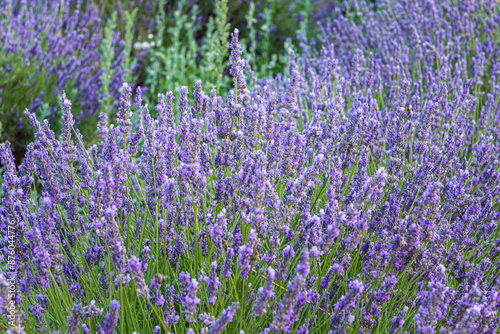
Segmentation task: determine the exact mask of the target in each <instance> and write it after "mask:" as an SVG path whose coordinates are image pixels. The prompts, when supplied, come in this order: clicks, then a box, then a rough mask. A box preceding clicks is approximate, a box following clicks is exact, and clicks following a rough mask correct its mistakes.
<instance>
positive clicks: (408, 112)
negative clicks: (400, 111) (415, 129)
mask: <svg viewBox="0 0 500 334" xmlns="http://www.w3.org/2000/svg"><path fill="white" fill-rule="evenodd" d="M406 114H407V116H408V117H410V116H411V115H413V107H412V106H411V104H410V105H409V106H407V107H406Z"/></svg>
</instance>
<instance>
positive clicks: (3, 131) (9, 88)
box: [0, 0, 135, 153]
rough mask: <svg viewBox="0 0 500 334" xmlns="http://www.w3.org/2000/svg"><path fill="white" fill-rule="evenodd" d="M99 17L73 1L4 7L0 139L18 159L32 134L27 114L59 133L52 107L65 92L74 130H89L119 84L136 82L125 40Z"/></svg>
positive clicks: (0, 16) (0, 19)
mask: <svg viewBox="0 0 500 334" xmlns="http://www.w3.org/2000/svg"><path fill="white" fill-rule="evenodd" d="M124 15H125V14H124ZM102 18H103V16H102V15H100V13H99V11H98V9H97V8H96V7H94V6H93V5H92V4H90V3H88V4H82V2H81V1H75V0H70V1H66V2H65V1H35V2H31V1H29V2H27V1H15V0H7V1H3V2H2V4H1V6H0V41H1V44H2V47H1V48H0V70H1V71H2V79H1V80H0V117H1V121H0V122H1V124H0V138H1V139H2V141H4V140H9V141H12V142H13V144H14V145H15V151H16V152H15V153H22V152H24V150H25V145H27V143H26V142H25V141H27V140H31V137H30V135H32V131H31V129H30V127H29V124H27V122H26V119H25V118H24V115H23V110H24V108H30V110H32V111H33V112H35V111H36V112H37V113H38V114H39V118H44V117H45V118H47V119H49V121H50V122H51V125H52V126H53V127H58V126H59V124H58V122H57V120H58V119H59V117H56V116H57V115H56V113H57V104H56V102H57V97H58V95H60V94H62V92H63V91H64V90H65V91H66V93H67V94H68V97H70V98H72V102H73V104H74V108H73V112H74V115H75V121H76V123H77V124H79V123H80V122H82V121H83V122H84V124H85V125H88V126H92V127H94V125H93V124H96V123H92V121H93V120H94V118H95V117H92V116H94V115H96V114H98V113H99V112H100V111H102V110H103V109H106V110H107V109H110V107H111V105H107V102H108V101H111V102H113V100H114V99H113V96H114V95H115V93H117V92H118V89H119V87H120V86H121V84H122V82H123V81H124V80H132V79H133V78H132V76H131V72H132V70H133V68H134V66H135V64H134V62H133V61H127V60H129V58H130V57H129V54H130V52H129V51H130V50H128V49H127V47H126V46H125V47H124V41H123V40H124V39H125V40H126V39H127V34H123V35H120V34H118V33H117V32H116V31H115V30H116V27H113V24H112V23H113V21H114V20H116V19H111V18H110V19H109V20H108V22H107V23H102ZM129 25H130V24H129ZM115 97H116V98H118V97H119V95H116V96H115ZM85 134H86V135H88V136H90V135H91V132H90V131H89V132H87V131H85ZM23 146H24V147H23Z"/></svg>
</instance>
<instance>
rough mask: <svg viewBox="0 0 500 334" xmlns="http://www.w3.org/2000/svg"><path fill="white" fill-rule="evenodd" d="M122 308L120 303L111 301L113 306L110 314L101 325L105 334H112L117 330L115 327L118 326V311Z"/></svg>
mask: <svg viewBox="0 0 500 334" xmlns="http://www.w3.org/2000/svg"><path fill="white" fill-rule="evenodd" d="M119 308H120V303H118V301H116V300H113V301H111V306H110V309H109V313H108V314H106V317H105V318H104V321H103V323H102V325H101V330H102V332H103V333H104V334H112V333H113V332H114V330H115V327H116V326H117V325H118V317H119V315H118V309H119Z"/></svg>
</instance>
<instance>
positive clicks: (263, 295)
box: [253, 267, 276, 317]
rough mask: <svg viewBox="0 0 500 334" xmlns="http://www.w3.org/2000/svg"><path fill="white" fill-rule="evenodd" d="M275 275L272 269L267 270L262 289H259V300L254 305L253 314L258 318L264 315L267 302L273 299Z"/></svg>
mask: <svg viewBox="0 0 500 334" xmlns="http://www.w3.org/2000/svg"><path fill="white" fill-rule="evenodd" d="M275 276H276V274H275V271H274V269H273V268H272V267H268V268H267V277H266V284H265V285H264V287H260V288H259V299H258V300H257V301H256V302H255V303H254V306H253V314H254V315H255V316H256V317H260V316H261V315H263V314H264V313H266V308H267V306H268V304H269V300H270V299H271V298H273V297H274V292H273V288H274V286H273V283H274V278H275Z"/></svg>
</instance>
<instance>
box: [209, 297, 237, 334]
mask: <svg viewBox="0 0 500 334" xmlns="http://www.w3.org/2000/svg"><path fill="white" fill-rule="evenodd" d="M236 310H238V303H232V304H231V305H230V306H229V307H228V308H227V309H225V310H224V311H222V314H221V315H220V317H219V318H218V319H217V320H216V321H215V322H213V323H212V324H211V325H210V327H209V328H208V332H207V333H208V334H219V333H222V331H223V330H224V328H226V326H227V324H228V323H230V322H231V321H233V317H234V315H235V314H236Z"/></svg>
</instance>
